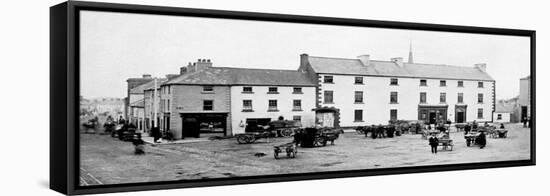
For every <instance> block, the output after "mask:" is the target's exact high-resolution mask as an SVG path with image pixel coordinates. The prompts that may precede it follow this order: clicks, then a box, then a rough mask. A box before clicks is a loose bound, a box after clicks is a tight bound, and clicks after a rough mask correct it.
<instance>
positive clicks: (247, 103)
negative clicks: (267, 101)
mask: <svg viewBox="0 0 550 196" xmlns="http://www.w3.org/2000/svg"><path fill="white" fill-rule="evenodd" d="M243 111H252V100H243Z"/></svg>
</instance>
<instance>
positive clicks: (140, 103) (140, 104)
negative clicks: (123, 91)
mask: <svg viewBox="0 0 550 196" xmlns="http://www.w3.org/2000/svg"><path fill="white" fill-rule="evenodd" d="M130 106H131V107H145V100H144V99H140V100H137V101H134V102H133V103H130Z"/></svg>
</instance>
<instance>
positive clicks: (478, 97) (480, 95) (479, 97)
mask: <svg viewBox="0 0 550 196" xmlns="http://www.w3.org/2000/svg"><path fill="white" fill-rule="evenodd" d="M477 103H483V93H479V94H477Z"/></svg>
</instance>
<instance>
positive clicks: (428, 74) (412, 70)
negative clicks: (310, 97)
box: [308, 56, 494, 81]
mask: <svg viewBox="0 0 550 196" xmlns="http://www.w3.org/2000/svg"><path fill="white" fill-rule="evenodd" d="M308 61H309V64H310V65H311V67H312V68H313V70H314V71H315V72H316V73H325V74H327V73H328V74H349V75H369V76H388V77H415V78H440V79H463V80H484V81H494V79H493V78H492V77H491V76H489V74H487V73H486V72H483V71H481V70H480V69H478V68H476V67H474V66H470V67H465V66H452V65H443V64H440V65H439V64H421V63H407V62H403V67H400V66H399V65H397V64H396V63H394V62H391V61H378V60H370V63H369V65H367V66H365V65H363V63H362V62H361V61H360V60H359V59H345V58H330V57H315V56H308Z"/></svg>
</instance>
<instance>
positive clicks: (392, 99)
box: [390, 92, 397, 103]
mask: <svg viewBox="0 0 550 196" xmlns="http://www.w3.org/2000/svg"><path fill="white" fill-rule="evenodd" d="M390 103H397V92H391V93H390Z"/></svg>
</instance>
